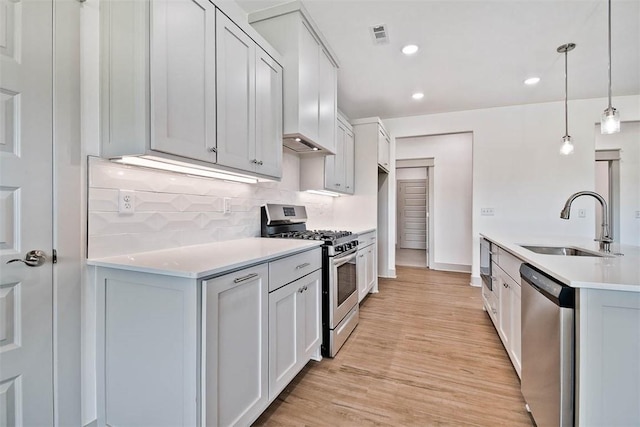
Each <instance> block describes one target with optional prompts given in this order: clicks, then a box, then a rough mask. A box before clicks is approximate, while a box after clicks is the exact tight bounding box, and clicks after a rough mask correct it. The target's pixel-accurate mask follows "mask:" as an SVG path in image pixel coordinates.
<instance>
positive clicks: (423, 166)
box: [395, 159, 433, 268]
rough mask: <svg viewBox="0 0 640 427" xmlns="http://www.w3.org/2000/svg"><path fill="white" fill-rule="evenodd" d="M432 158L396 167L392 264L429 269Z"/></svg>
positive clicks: (411, 161) (408, 162)
mask: <svg viewBox="0 0 640 427" xmlns="http://www.w3.org/2000/svg"><path fill="white" fill-rule="evenodd" d="M432 196H433V159H411V160H398V161H397V164H396V227H397V229H396V246H395V247H396V265H403V266H410V267H427V268H428V267H429V265H430V262H429V259H430V256H429V249H430V243H429V242H430V240H431V235H430V230H431V226H430V213H429V212H430V210H431V208H432V207H433V197H432Z"/></svg>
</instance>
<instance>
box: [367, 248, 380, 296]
mask: <svg viewBox="0 0 640 427" xmlns="http://www.w3.org/2000/svg"><path fill="white" fill-rule="evenodd" d="M376 253H377V249H376V245H370V246H368V247H367V252H366V254H365V258H366V260H367V274H366V279H367V283H366V289H367V292H370V291H371V289H373V287H374V286H375V284H376V281H377V280H378V274H377V273H378V268H377V265H376V264H377V263H376Z"/></svg>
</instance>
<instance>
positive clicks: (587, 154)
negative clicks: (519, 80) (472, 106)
mask: <svg viewBox="0 0 640 427" xmlns="http://www.w3.org/2000/svg"><path fill="white" fill-rule="evenodd" d="M613 104H614V105H615V106H616V108H618V110H619V111H620V114H621V118H622V120H623V121H631V120H638V119H639V118H640V96H637V95H635V96H625V97H615V98H614V102H613ZM606 105H607V100H606V99H605V98H600V99H588V100H577V101H570V102H569V133H570V135H571V136H572V138H573V140H574V141H575V145H576V150H575V153H574V154H572V155H571V156H560V155H559V154H558V150H559V148H560V141H561V138H562V136H563V135H564V110H563V103H562V102H553V103H544V104H530V105H519V106H512V107H501V108H490V109H482V110H473V111H461V112H454V113H443V114H432V115H425V116H414V117H403V118H396V119H385V126H386V127H387V128H388V129H389V131H390V132H391V134H393V135H394V136H395V137H396V138H399V137H415V136H423V135H438V134H448V133H458V132H473V202H472V206H473V211H472V212H473V214H472V233H471V235H470V236H469V237H468V238H469V239H472V249H473V268H472V274H473V276H474V283H475V282H477V283H479V281H478V280H477V277H478V276H479V268H478V244H479V240H478V234H479V233H480V232H493V233H499V234H501V235H507V236H508V235H510V234H511V235H515V234H520V235H522V234H523V233H524V234H529V235H556V236H563V235H575V236H594V226H593V224H592V223H591V222H588V221H587V220H586V219H581V218H572V219H571V220H569V221H564V220H561V219H560V216H559V212H560V209H562V206H563V205H564V202H565V201H566V199H567V197H568V196H569V195H571V194H572V193H574V192H576V191H579V190H593V188H594V163H595V161H594V160H595V154H594V148H595V132H594V124H595V123H596V122H598V121H599V118H600V114H601V113H602V110H604V108H605V107H606ZM589 203H590V201H588V200H580V199H578V200H576V205H575V206H574V209H579V208H580V207H584V208H587V207H589V206H591V205H590V204H589ZM481 207H492V208H494V209H495V215H494V216H489V217H487V216H482V217H481V216H480V208H481Z"/></svg>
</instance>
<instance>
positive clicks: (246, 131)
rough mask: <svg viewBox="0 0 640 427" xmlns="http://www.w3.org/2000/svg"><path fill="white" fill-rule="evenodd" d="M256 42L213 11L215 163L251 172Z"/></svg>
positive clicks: (222, 15) (253, 146)
mask: <svg viewBox="0 0 640 427" xmlns="http://www.w3.org/2000/svg"><path fill="white" fill-rule="evenodd" d="M255 50H256V45H255V43H254V42H253V40H251V39H250V38H249V36H247V35H246V34H245V33H244V32H243V31H242V30H241V29H240V28H239V27H238V26H237V25H236V24H234V23H233V22H232V21H231V20H230V19H229V18H227V17H226V16H225V15H224V14H223V13H222V12H220V11H219V10H218V11H217V14H216V60H217V69H216V73H217V77H216V87H217V92H218V94H217V103H218V105H217V112H218V137H217V141H218V163H219V164H221V165H225V166H229V167H233V168H237V169H242V170H249V171H252V170H254V169H255V166H256V164H257V163H258V159H256V157H255V144H256V134H255V132H256V129H255V96H256V94H255Z"/></svg>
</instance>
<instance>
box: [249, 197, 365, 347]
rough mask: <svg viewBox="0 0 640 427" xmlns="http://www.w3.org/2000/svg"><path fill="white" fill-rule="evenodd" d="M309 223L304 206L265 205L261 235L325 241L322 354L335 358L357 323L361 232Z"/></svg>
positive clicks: (323, 258)
mask: <svg viewBox="0 0 640 427" xmlns="http://www.w3.org/2000/svg"><path fill="white" fill-rule="evenodd" d="M306 223H307V210H306V209H305V207H304V206H295V205H281V204H266V205H264V206H262V209H261V228H262V237H274V238H285V239H311V240H320V241H322V242H323V245H322V336H323V339H322V355H323V356H325V357H334V356H335V355H336V353H338V350H340V347H342V345H343V344H344V343H345V341H346V340H347V338H349V335H350V334H351V332H353V330H354V329H355V327H356V326H357V325H358V288H357V280H356V252H357V250H358V235H357V234H353V233H351V232H350V231H332V230H307V225H306Z"/></svg>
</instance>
